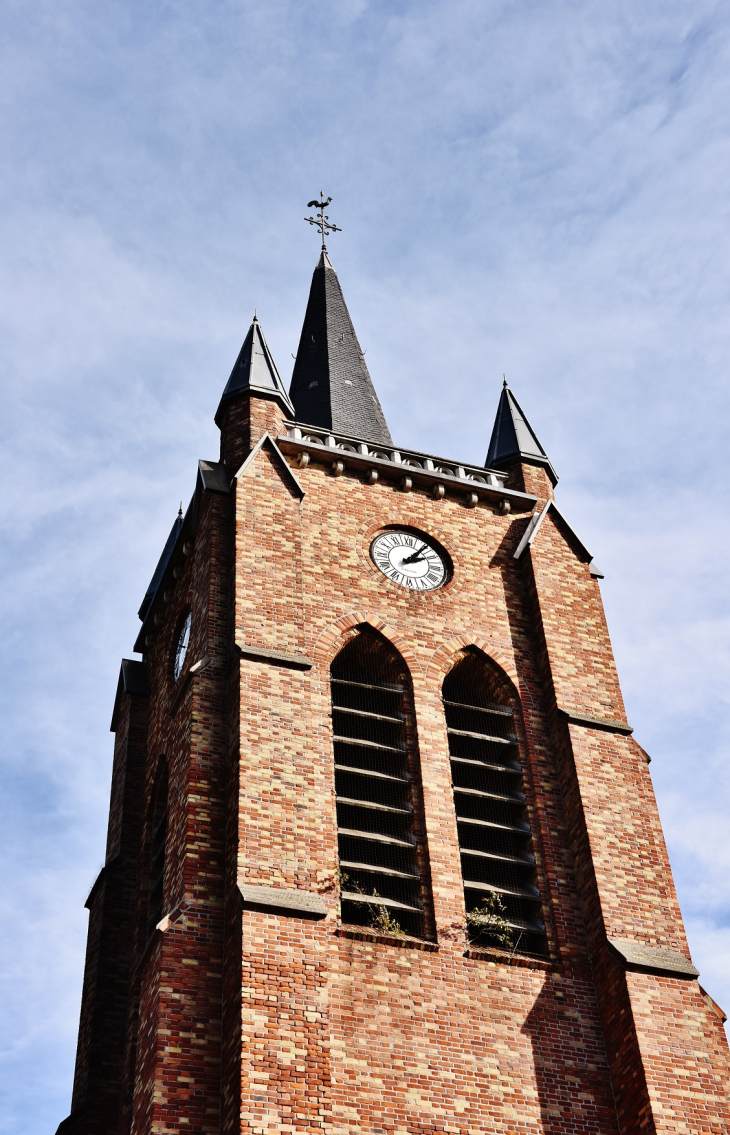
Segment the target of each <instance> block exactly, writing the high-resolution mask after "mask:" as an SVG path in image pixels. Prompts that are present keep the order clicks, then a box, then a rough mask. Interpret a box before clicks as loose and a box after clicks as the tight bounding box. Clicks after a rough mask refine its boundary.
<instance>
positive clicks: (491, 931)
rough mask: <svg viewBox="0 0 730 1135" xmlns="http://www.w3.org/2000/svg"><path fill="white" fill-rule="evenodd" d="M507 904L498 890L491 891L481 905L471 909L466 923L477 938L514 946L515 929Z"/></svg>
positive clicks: (508, 947) (507, 946)
mask: <svg viewBox="0 0 730 1135" xmlns="http://www.w3.org/2000/svg"><path fill="white" fill-rule="evenodd" d="M506 913H507V912H506V910H505V905H504V903H503V902H502V899H501V898H500V897H499V894H498V893H497V891H491V892H490V894H488V895H485V897H484V898H483V899H482V902H481V906H478V907H475V908H474V910H470V911H469V912H468V913H467V916H466V923H467V926H468V928H469V930H471V931H472V934H473V936H474V937H475V938H487V939H490V940H491V941H492V942H496V943H498V944H499V945H500V946H504V948H505V949H506V950H511V949H512V948H513V946H514V940H515V936H514V931H513V929H512V927H511V926H510V924H509V922H508V921H507V919H506V918H505V917H504V916H505V914H506Z"/></svg>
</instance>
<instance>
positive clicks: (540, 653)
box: [67, 398, 730, 1135]
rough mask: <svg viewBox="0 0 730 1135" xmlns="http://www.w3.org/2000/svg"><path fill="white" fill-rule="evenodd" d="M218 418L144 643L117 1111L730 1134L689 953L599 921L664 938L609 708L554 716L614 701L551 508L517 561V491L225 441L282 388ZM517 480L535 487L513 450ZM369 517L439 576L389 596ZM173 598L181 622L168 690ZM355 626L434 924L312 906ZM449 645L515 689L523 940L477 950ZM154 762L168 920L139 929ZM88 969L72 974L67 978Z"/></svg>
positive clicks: (320, 1127)
mask: <svg viewBox="0 0 730 1135" xmlns="http://www.w3.org/2000/svg"><path fill="white" fill-rule="evenodd" d="M225 414H226V417H225V418H224V424H223V436H222V454H223V456H224V457H225V459H226V461H227V463H228V474H229V476H228V477H227V478H224V479H223V480H221V481H220V482H219V487H218V489H217V490H213V489H204V490H201V491H200V494H199V505H198V512H197V521H196V530H195V539H194V549H193V551H192V554H191V556H190V557H189V560H188V562H187V564H186V566H185V569H184V574H183V576H182V579H181V580H180V582H179V584H178V585H177V588H176V590H175V594H174V598H173V600H172V602H171V603H170V604H169V606H168V608H167V613H166V615H165V620H164V625H163V626H162V627H161V628H160V631H159V633H158V635H157V641H156V642H155V643H154V645H152V646H150V647H149V648H148V652H147V655H146V661H147V664H148V668H149V675H150V695H149V703H148V705H149V708H148V718H149V726H148V743H147V746H146V755H145V767H144V776H143V784H144V788H143V790H141V792H140V797H141V799H140V803H139V808H138V813H139V815H140V816H141V820H140V821H139V822H140V825H141V834H140V836H139V848H140V850H139V854H138V860H139V880H140V883H139V888H138V895H137V900H136V916H135V918H136V922H135V935H136V937H135V942H134V948H133V951H132V953H133V957H132V962H131V965H130V972H131V974H132V979H131V983H130V992H129V994H128V1001H129V1007H128V1020H127V1027H126V1065H125V1068H126V1071H125V1073H124V1076H125V1083H124V1086H123V1088H122V1092H121V1099H122V1103H121V1110H122V1121H121V1124H120V1125H119V1127H118V1130H119V1131H121V1132H124V1133H125V1135H127V1133H129V1132H133V1133H134V1135H147V1133H148V1132H156V1133H157V1132H173V1131H174V1132H176V1133H177V1132H179V1131H180V1130H189V1131H191V1132H200V1133H203V1132H205V1133H211V1135H212V1133H213V1132H219V1131H222V1132H225V1133H226V1135H233V1133H238V1132H242V1133H243V1132H247V1133H254V1132H256V1133H257V1135H259V1133H267V1135H268V1133H272V1135H273V1133H274V1132H275V1133H277V1135H278V1133H279V1132H282V1133H283V1132H287V1133H289V1132H295V1131H296V1132H312V1131H323V1132H328V1133H331V1135H335V1133H337V1135H355V1133H357V1135H361V1133H368V1135H369V1133H373V1135H374V1133H376V1132H377V1133H381V1132H388V1133H391V1132H392V1133H394V1135H395V1133H397V1135H401V1133H403V1135H405V1133H408V1135H420V1133H424V1135H425V1133H426V1132H428V1133H433V1132H449V1133H453V1135H467V1133H469V1135H473V1133H474V1132H483V1133H484V1135H497V1133H500V1135H513V1133H515V1135H516V1133H523V1132H524V1133H530V1135H538V1133H544V1132H549V1133H551V1135H568V1133H571V1135H613V1133H616V1135H618V1133H619V1132H622V1133H623V1135H626V1133H631V1135H633V1133H635V1132H636V1133H638V1132H642V1133H643V1132H655V1131H656V1132H662V1133H663V1132H676V1133H679V1132H680V1131H681V1132H685V1131H687V1132H690V1131H691V1132H692V1133H693V1135H694V1133H695V1132H697V1133H704V1132H712V1133H715V1135H720V1133H721V1132H725V1131H727V1130H729V1129H730V1113H729V1112H728V1103H727V1097H726V1095H724V1094H723V1086H722V1077H723V1075H724V1074H725V1073H726V1069H727V1046H726V1044H725V1042H724V1037H723V1035H722V1030H721V1021H720V1018H719V1016H718V1015H717V1012H716V1011H715V1010H714V1009H713V1007H712V1004H711V1003H710V1001H709V999H708V998H706V997H705V996H704V995H703V994H702V992H701V990H700V988H699V986H698V984H697V982H696V981H695V980H693V979H692V978H691V977H677V976H673V977H668V976H666V975H664V976H661V975H656V974H652V973H648V972H640V971H637V970H630V969H629V970H627V969H626V966H625V965H624V964H622V963H621V962H620V961H619V960H618V958H617V956H616V954H615V952H612V951H611V950H610V949H609V947H608V946H607V937H615V938H617V939H621V938H636V939H639V940H640V941H643V942H646V943H647V944H649V943H653V944H655V945H656V946H657V947H659V946H661V947H667V948H671V949H674V950H677V951H679V952H680V953H683V954H684V955H685V956H687V948H686V942H685V940H684V935H683V930H682V928H681V921H680V919H679V914H678V911H677V908H676V898H675V895H674V890H673V886H672V880H671V874H670V873H669V868H668V864H667V862H666V852H665V850H664V844H663V839H662V835H661V828H660V826H659V821H658V817H657V814H656V806H655V804H654V800H653V795H652V794H651V786H650V781H649V778H648V769H647V765H646V762H645V759H644V756H643V753H642V751H641V750H640V749H639V748H638V746H637V745H636V744H635V743H634V742H633V741H632V740H631V738H630V737H629V736H628V735H627V734H626V732H625V731H624V732H623V733H621V732H619V733H617V732H615V731H613V732H612V731H611V730H609V729H606V728H601V727H598V728H594V726H592V725H590V724H588V725H586V724H585V723H584V724H583V725H579V724H576V723H575V721H572V720H571V721H569V720H568V719H567V718H566V716H565V713H566V711H576V712H582V713H583V714H584V715H592V716H593V717H601V718H603V719H605V720H608V719H610V720H612V721H614V722H618V723H619V725H620V724H621V723H623V722H624V721H625V719H624V710H623V704H622V702H621V695H620V690H619V687H618V681H617V678H616V674H615V666H614V663H613V657H612V653H611V648H610V642H609V639H608V635H607V632H606V628H605V620H604V618H603V612H602V607H601V603H600V593H599V589H598V585H597V583H596V581H595V580H593V579H592V578H591V576H590V573H589V570H588V567H587V564H586V563H585V562H584V559H581V555H580V551H579V549H576V547H575V545H574V542H573V541H572V540H571V535H570V533H569V532H566V531H565V530H564V529H562V528H561V524H560V521H559V520H558V519H556V518H555V517H554V514H553V513H548V515H547V517H546V520H545V522H544V524H543V526H542V528H541V530H540V532H539V534H538V537H537V538H536V540H535V542H534V543H533V546H532V547H531V549H530V550H529V551H528V552H526V553H525V554H524V555H523V557H521V559H520V560H515V559H514V552H515V549H516V547H517V544H518V542H519V540H520V537H521V535H522V533H523V532H524V529H525V524H526V521H527V515H526V514H524V515H519V514H518V515H515V514H514V513H513V514H511V515H508V516H504V515H500V514H499V513H498V512H497V511H496V510H495V509H494V508H493V507H492V506H491V505H489V504H488V503H480V504H479V505H478V506H477V507H475V508H467V507H465V505H464V502H463V499H458V498H457V497H453V496H450V495H447V496H446V498H445V499H444V500H440V501H437V500H434V499H432V498H431V497H430V496H427V495H425V493H422V492H418V491H413V492H409V493H404V492H400V491H398V489H397V488H395V487H394V486H393V485H392V484H390V483H387V482H383V481H379V482H377V483H375V484H368V483H366V482H365V480H364V479H363V478H362V477H361V476H360V475H357V474H354V473H352V472H351V471H350V470H346V471H345V473H344V475H342V476H337V475H335V473H334V472H333V470H332V469H331V468H330V467H328V466H324V465H320V464H317V463H316V462H312V464H310V465H308V466H306V467H302V468H300V467H299V466H298V465H297V463H296V462H295V460H294V458H293V457H282V455H281V453H280V452H279V451H278V450H277V448H276V447H275V445H274V444H273V443H271V442H269V441H264V443H263V444H262V445H261V446H260V447H259V448H258V449H257V450H256V452H255V453H254V454H253V455H252V456H251V457H250V460H248V462H247V463H245V464H244V462H245V459H246V457H247V456H248V455H249V454H250V453H251V450H252V449H253V447H254V444H255V443H256V442H258V440H259V439H260V438H261V437H262V435H263V434H264V432H265V431H268V432H269V433H270V434H271V435H272V436H273V437H276V435H277V434H278V433H280V432H282V427H281V422H282V419H283V411H282V410H281V409H280V408H279V406H278V403H276V402H275V401H271V400H269V401H265V400H257V399H251V400H250V402H248V401H247V400H246V399H245V398H241V399H240V400H234V401H233V402H232V403H231V404H230V405H229V406H228V407H227V408H226V410H225ZM242 430H244V431H245V433H246V436H245V437H244V438H242V437H241V436H240V434H241V431H242ZM515 476H516V477H520V478H521V479H522V484H523V485H524V487H525V488H526V489H527V491H533V492H534V493H535V495H536V496H538V497H541V499H546V498H547V496H548V495H549V492H550V489H549V483H548V482H547V478H546V476H545V474H544V473H543V471H542V470H537V471H535V470H532V469H530V468H525V469H521V470H518V471H517V472H516V473H515ZM229 482H230V490H229V491H226V488H227V485H228V483H229ZM221 485H222V486H223V487H222V488H221V487H220V486H221ZM528 485H529V488H528ZM390 524H398V525H405V526H409V527H412V528H416V529H418V530H421V531H424V532H427V533H430V534H431V535H432V536H433V537H434V538H435V539H437V540H439V541H440V542H441V543H442V544H443V545H444V546H445V548H446V549H447V550H448V552H449V553H450V555H451V557H452V560H453V562H454V569H455V570H454V576H453V579H452V581H451V582H450V583H449V584H447V585H446V586H445V587H444V588H442V589H441V590H439V591H437V592H433V593H430V594H418V593H415V594H414V593H410V592H405V591H403V590H402V589H400V588H398V587H396V586H395V585H394V584H392V583H390V582H389V581H388V580H386V579H385V578H384V577H383V576H382V575H381V574H380V573H379V572H378V571H377V570H376V568H375V567H374V565H373V564H372V562H371V560H370V558H369V554H368V550H369V546H370V542H371V540H372V538H373V536H374V535H375V534H376V532H377V531H378V530H379V529H380V528H381V527H382V526H384V525H390ZM188 605H189V606H190V607H191V608H192V612H193V617H192V632H191V644H190V647H189V650H188V656H187V661H186V667H185V671H184V673H183V675H182V677H181V679H180V681H179V682H178V683H177V684H175V683H174V682H173V681H172V675H171V662H170V659H171V654H172V651H173V647H174V641H175V635H176V632H177V628H178V627H179V624H180V619H181V617H182V615H183V612H184V610H185V609H186V607H187V606H188ZM365 625H367V626H369V627H371V628H373V629H374V630H375V631H377V632H378V633H379V634H380V635H382V636H383V637H384V638H385V639H386V640H387V641H388V642H389V643H390V644H391V646H392V647H393V648H394V649H395V650H396V651H398V652H399V654H400V655H401V657H402V658H403V660H404V663H405V665H406V666H407V668H408V670H409V673H410V676H411V680H412V685H413V698H414V708H415V716H416V725H417V748H418V756H419V758H420V766H421V773H422V780H423V804H424V822H425V830H426V838H427V846H428V855H429V860H430V873H431V878H432V886H433V909H434V916H435V923H436V935H435V939H434V940H416V939H405V940H404V939H401V938H397V937H393V936H389V935H387V934H383V933H382V932H381V931H378V930H375V929H370V928H367V927H357V928H353V927H348V926H346V925H342V923H341V921H340V917H339V902H338V882H337V878H338V876H337V863H338V859H337V827H336V811H335V798H334V770H333V749H332V726H331V710H330V688H329V670H330V665H331V663H332V660H333V658H334V657H335V656H336V654H337V652H338V651H339V649H340V648H341V647H342V645H343V644H344V643H345V641H347V638H348V636H350V635H352V634H353V633H356V632H357V628H358V627H362V626H365ZM466 647H476V648H478V649H479V650H481V651H483V652H484V654H485V655H486V656H488V657H489V658H490V659H492V660H493V662H494V664H496V665H497V666H498V667H499V668H500V670H501V673H502V674H503V676H504V680H505V681H507V682H509V683H511V684H512V686H513V687H514V689H515V691H516V694H517V695H518V698H519V704H520V706H521V718H522V720H521V723H520V729H521V731H522V733H523V734H524V739H525V746H524V748H525V752H524V757H525V764H526V773H525V792H526V795H527V797H528V808H529V816H530V823H531V827H532V831H533V835H534V843H535V851H536V859H537V864H538V876H539V886H540V890H541V894H542V899H543V909H544V918H545V923H546V926H547V930H548V940H549V947H550V950H549V956H548V957H546V958H545V959H537V958H528V957H523V956H521V955H520V954H519V953H514V954H513V955H512V956H511V957H510V956H509V955H508V954H505V953H504V952H500V951H495V950H490V949H485V948H479V949H477V948H475V947H474V946H473V945H470V943H469V940H468V937H467V934H466V926H465V909H464V900H463V889H462V878H461V868H460V857H459V847H458V838H457V828H456V822H455V813H454V805H453V795H452V790H451V778H450V762H449V749H448V742H447V734H446V728H445V721H444V714H443V706H442V703H441V687H442V683H443V679H444V677H445V675H446V674H447V673H448V672H449V670H450V668H451V667H452V666H453V664H454V663H455V661H456V660H457V659H458V658H459V657H460V656H461V652H462V651H463V650H464V649H465V648H466ZM198 664H200V665H199V666H198ZM163 756H164V757H165V758H166V759H167V761H168V764H169V770H170V793H169V799H170V820H169V829H168V832H169V834H168V866H167V869H166V878H165V895H164V910H165V916H164V917H163V919H162V921H161V922H160V923H159V924H158V929H157V930H156V931H155V934H154V935H153V936H152V937H151V938H150V937H149V936H148V934H147V931H146V925H145V924H146V917H147V891H146V887H147V878H148V866H147V864H148V862H149V848H150V840H151V831H150V824H151V809H152V798H153V788H154V785H155V783H156V777H157V775H158V769H159V763H160V760H161V758H162V757H163ZM252 887H261V888H266V890H265V891H262V892H254V891H252V890H250V888H252ZM292 892H293V893H294V898H292ZM257 894H258V895H259V901H256V900H255V899H253V898H252V897H251V896H252V895H254V896H255V895H257ZM261 896H264V898H263V899H261ZM266 896H268V898H267V897H266ZM272 902H274V903H275V905H274V906H272ZM302 903H304V905H305V906H308V909H307V910H306V911H303V910H302V909H301V908H302ZM92 938H93V935H92ZM92 938H90V945H91V944H92ZM92 952H93V951H92ZM90 956H91V955H90ZM106 980H107V977H106V976H105V974H104V973H102V972H101V970H99V977H98V978H97V982H96V987H97V988H100V987H101V985H103V984H104V983H105V982H106ZM97 997H98V994H97ZM93 1000H94V998H93V997H92V995H91V993H89V995H88V997H87V1001H88V1003H89V1006H91V1004H92V1002H93ZM84 1011H85V1012H86V1015H87V1016H88V1015H89V1012H90V1008H89V1007H87V1008H86V1009H85V1010H84ZM677 1068H678V1069H680V1070H681V1075H680V1076H678V1075H677V1074H676V1069H677ZM672 1069H674V1072H673V1071H672ZM684 1085H686V1086H684ZM725 1091H726V1089H725ZM75 1108H76V1104H75V1103H74V1109H75ZM73 1115H74V1113H72V1118H73ZM67 1122H68V1121H67ZM87 1129H88V1130H89V1131H91V1130H92V1128H91V1127H88V1128H85V1127H84V1126H83V1124H82V1126H81V1127H78V1130H80V1131H81V1130H87ZM107 1129H108V1130H112V1128H111V1127H108V1128H107ZM113 1129H114V1130H115V1131H116V1130H117V1128H116V1127H115V1128H113Z"/></svg>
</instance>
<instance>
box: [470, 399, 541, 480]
mask: <svg viewBox="0 0 730 1135" xmlns="http://www.w3.org/2000/svg"><path fill="white" fill-rule="evenodd" d="M516 462H524V463H525V464H526V465H542V466H543V467H544V468H545V469H546V470H547V472H548V475H549V477H550V480H551V481H552V482H553V484H554V485H556V484H557V483H558V475H557V473H556V472H555V470H554V469H553V467H552V465H551V463H550V458H549V457H548V455H547V453H546V452H545V450H544V449H543V447H542V446H541V445H540V442H539V441H538V440H537V434H536V433H535V431H534V430H533V428H532V426H531V425H530V423H529V422H528V420H527V418H526V416H525V414H524V413H523V411H522V408H521V407H520V404H519V402H518V401H517V399H516V398H515V396H514V394H513V393H512V391H511V390H510V388H509V386H508V385H507V379H506V378H505V380H504V386H503V388H502V396H501V398H500V399H499V406H498V407H497V416H496V418H495V419H494V428H493V430H492V439H491V441H490V442H489V451H488V453H487V456H486V460H485V462H484V464H485V466H486V467H487V469H505V468H507V467H508V466H509V465H514V464H515V463H516Z"/></svg>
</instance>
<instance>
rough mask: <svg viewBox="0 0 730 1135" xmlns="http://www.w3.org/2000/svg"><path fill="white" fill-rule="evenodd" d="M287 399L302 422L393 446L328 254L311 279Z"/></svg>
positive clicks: (321, 257) (322, 259) (298, 419)
mask: <svg viewBox="0 0 730 1135" xmlns="http://www.w3.org/2000/svg"><path fill="white" fill-rule="evenodd" d="M289 395H290V397H291V400H292V402H293V404H294V412H295V415H296V419H297V421H298V422H303V423H306V424H307V425H311V426H325V427H327V428H328V429H331V430H334V431H335V432H337V433H344V434H350V435H351V436H352V437H360V438H363V439H364V440H366V441H374V442H378V443H380V444H381V445H391V444H392V441H391V437H390V432H389V430H388V426H387V424H386V421H385V415H384V414H383V411H382V408H381V406H380V402H379V401H378V396H377V394H376V393H375V387H374V386H373V383H372V379H371V378H370V374H369V373H368V368H367V366H366V365H365V357H364V355H363V353H362V351H361V350H360V344H359V342H358V340H357V335H356V334H355V329H354V327H353V326H352V320H351V319H350V313H349V311H348V310H347V305H346V303H345V299H344V296H343V295H342V289H341V287H340V281H339V280H338V279H337V273H336V272H335V270H334V268H333V267H332V263H331V261H330V258H329V256H328V255H327V250H326V249H325V248H323V249H322V255H321V256H320V258H319V262H318V264H317V267H316V268H315V269H314V275H313V276H312V286H311V288H310V290H309V301H308V303H307V310H306V313H305V316H304V325H303V327H302V335H301V339H300V340H299V349H298V351H297V356H296V362H295V363H294V372H293V374H292V380H291V386H290V388H289Z"/></svg>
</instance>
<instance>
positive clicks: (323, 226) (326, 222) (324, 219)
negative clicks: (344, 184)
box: [304, 189, 342, 252]
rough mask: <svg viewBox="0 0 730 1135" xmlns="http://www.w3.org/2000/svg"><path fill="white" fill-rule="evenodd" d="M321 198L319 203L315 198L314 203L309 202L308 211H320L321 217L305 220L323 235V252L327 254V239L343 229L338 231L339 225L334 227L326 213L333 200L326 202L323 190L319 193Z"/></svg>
mask: <svg viewBox="0 0 730 1135" xmlns="http://www.w3.org/2000/svg"><path fill="white" fill-rule="evenodd" d="M319 198H320V199H319V201H317V200H316V198H315V200H314V201H309V202H308V203H307V208H308V209H318V210H319V217H305V218H304V220H305V221H309V223H310V225H314V227H315V228H317V229H319V231H320V232H321V234H322V251H323V252H326V251H327V244H326V241H325V238H326V237H328V236H329V234H330V233H341V232H342V229H338V227H337V225H333V224H332V222H331V221H330V219H329V217H328V216H327V214H326V213H325V209H326V208H327V206H328V205H329V203H330V201H331V200H332V198H331V197H328V198H327V200H326V201H325V199H324V193H323V192H322V190H321V189H320V191H319Z"/></svg>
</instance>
